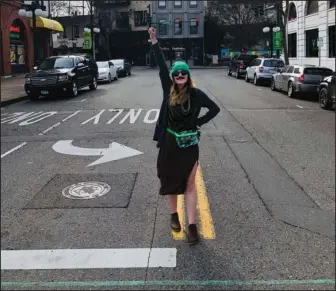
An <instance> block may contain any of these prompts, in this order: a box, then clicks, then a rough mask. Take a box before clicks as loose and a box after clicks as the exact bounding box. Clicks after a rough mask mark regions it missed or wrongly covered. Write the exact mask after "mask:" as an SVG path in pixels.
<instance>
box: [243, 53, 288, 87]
mask: <svg viewBox="0 0 336 291" xmlns="http://www.w3.org/2000/svg"><path fill="white" fill-rule="evenodd" d="M284 66H285V63H284V61H283V60H281V59H275V58H257V59H255V60H254V61H253V62H252V63H251V65H250V66H249V67H247V69H246V75H245V81H246V82H249V81H250V80H253V83H254V85H259V83H260V82H261V81H268V82H270V81H271V80H272V78H273V75H274V74H275V73H276V72H277V71H278V70H279V68H280V69H282V68H283V67H284Z"/></svg>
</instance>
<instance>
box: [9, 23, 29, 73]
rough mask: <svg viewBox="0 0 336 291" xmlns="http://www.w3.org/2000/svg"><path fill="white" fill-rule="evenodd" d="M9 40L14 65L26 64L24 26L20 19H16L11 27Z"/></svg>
mask: <svg viewBox="0 0 336 291" xmlns="http://www.w3.org/2000/svg"><path fill="white" fill-rule="evenodd" d="M9 40H10V61H11V64H12V65H14V66H15V65H24V64H25V59H26V53H25V46H24V26H23V24H22V22H21V21H20V20H19V19H16V20H14V22H13V24H12V25H11V26H10V28H9ZM12 71H13V70H12ZM14 71H15V70H14Z"/></svg>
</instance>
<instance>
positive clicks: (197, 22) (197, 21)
mask: <svg viewBox="0 0 336 291" xmlns="http://www.w3.org/2000/svg"><path fill="white" fill-rule="evenodd" d="M198 24H199V19H198V18H196V26H197V27H198Z"/></svg>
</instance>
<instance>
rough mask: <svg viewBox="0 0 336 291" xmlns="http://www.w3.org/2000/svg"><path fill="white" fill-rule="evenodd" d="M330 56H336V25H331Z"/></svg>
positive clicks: (329, 30) (329, 32) (329, 31)
mask: <svg viewBox="0 0 336 291" xmlns="http://www.w3.org/2000/svg"><path fill="white" fill-rule="evenodd" d="M328 34H329V58H335V57H336V26H335V25H333V26H329V29H328Z"/></svg>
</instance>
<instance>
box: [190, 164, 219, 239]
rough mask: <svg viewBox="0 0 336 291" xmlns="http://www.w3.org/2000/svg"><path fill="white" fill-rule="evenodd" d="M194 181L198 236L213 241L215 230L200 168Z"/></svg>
mask: <svg viewBox="0 0 336 291" xmlns="http://www.w3.org/2000/svg"><path fill="white" fill-rule="evenodd" d="M195 180H196V191H197V207H198V211H199V217H200V234H201V236H202V237H203V238H204V239H215V237H216V235H215V228H214V224H213V219H212V215H211V210H210V204H209V200H208V197H207V193H206V188H205V183H204V179H203V174H202V170H201V167H200V166H199V167H198V168H197V172H196V179H195Z"/></svg>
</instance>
